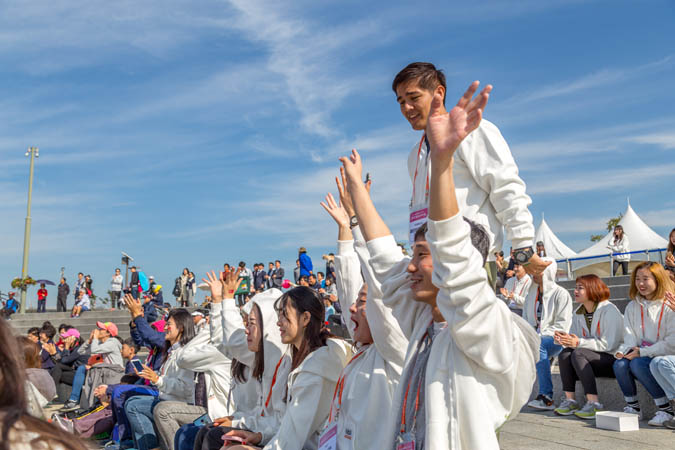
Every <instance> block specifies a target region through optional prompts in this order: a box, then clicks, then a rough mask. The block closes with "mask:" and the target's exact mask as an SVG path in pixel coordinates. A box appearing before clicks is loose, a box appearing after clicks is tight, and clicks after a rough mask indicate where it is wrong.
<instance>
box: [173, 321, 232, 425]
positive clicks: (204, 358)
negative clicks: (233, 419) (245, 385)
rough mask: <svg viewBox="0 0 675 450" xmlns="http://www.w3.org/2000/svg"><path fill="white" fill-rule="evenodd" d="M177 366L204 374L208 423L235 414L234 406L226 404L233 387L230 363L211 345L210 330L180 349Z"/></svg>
mask: <svg viewBox="0 0 675 450" xmlns="http://www.w3.org/2000/svg"><path fill="white" fill-rule="evenodd" d="M177 364H178V367H180V368H182V369H186V370H191V371H193V372H203V373H204V375H205V376H204V379H205V381H206V395H207V399H208V403H207V404H208V413H209V417H210V418H211V420H215V419H217V418H219V417H227V416H230V415H232V414H234V404H233V402H231V401H228V400H229V395H230V389H231V387H232V386H231V384H232V376H231V369H232V360H231V359H230V358H228V357H227V356H225V355H224V354H223V353H222V352H221V351H219V350H218V348H217V347H216V346H215V345H213V342H212V341H211V332H210V331H209V330H207V329H203V330H202V331H201V332H200V333H199V334H198V335H197V336H195V338H194V339H192V340H191V341H190V342H188V343H187V344H186V345H185V347H183V351H182V352H181V353H180V355H179V356H178V360H177Z"/></svg>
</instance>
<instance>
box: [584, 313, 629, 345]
mask: <svg viewBox="0 0 675 450" xmlns="http://www.w3.org/2000/svg"><path fill="white" fill-rule="evenodd" d="M582 319H583V317H582ZM622 324H623V317H622V316H621V312H619V310H617V309H615V308H608V309H607V312H605V313H604V314H603V315H602V317H601V319H600V336H592V337H591V336H589V337H582V336H581V334H577V337H579V345H578V348H587V349H589V350H593V351H594V352H610V351H613V350H614V349H616V348H617V347H619V345H620V344H621V341H622V340H623V327H622V326H621V325H622ZM577 328H578V327H577ZM575 331H576V330H575ZM591 332H592V333H593V332H595V330H591Z"/></svg>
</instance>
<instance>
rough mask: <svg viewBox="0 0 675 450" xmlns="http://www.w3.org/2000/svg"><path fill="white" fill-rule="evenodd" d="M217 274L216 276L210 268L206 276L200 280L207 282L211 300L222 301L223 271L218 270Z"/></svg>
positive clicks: (214, 301)
mask: <svg viewBox="0 0 675 450" xmlns="http://www.w3.org/2000/svg"><path fill="white" fill-rule="evenodd" d="M219 275H220V276H219V277H216V273H215V272H214V271H213V270H212V271H211V272H210V273H209V272H206V278H202V281H203V282H204V283H206V284H208V285H209V289H211V300H212V301H213V303H220V302H222V301H223V281H222V279H223V272H220V273H219Z"/></svg>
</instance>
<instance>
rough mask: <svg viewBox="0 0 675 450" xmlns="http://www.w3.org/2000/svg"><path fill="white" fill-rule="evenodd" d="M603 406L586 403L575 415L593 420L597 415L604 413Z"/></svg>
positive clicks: (595, 403)
mask: <svg viewBox="0 0 675 450" xmlns="http://www.w3.org/2000/svg"><path fill="white" fill-rule="evenodd" d="M602 409H603V406H602V404H601V403H597V402H586V404H585V405H584V407H583V408H581V409H580V410H579V411H577V412H575V413H574V415H575V416H577V417H578V418H580V419H586V420H591V419H595V413H596V412H598V411H602Z"/></svg>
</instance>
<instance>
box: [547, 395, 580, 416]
mask: <svg viewBox="0 0 675 450" xmlns="http://www.w3.org/2000/svg"><path fill="white" fill-rule="evenodd" d="M578 410H579V403H577V401H576V400H574V399H571V398H566V399H565V400H563V401H562V403H561V404H560V406H558V407H557V408H556V409H554V410H553V412H554V413H556V414H557V415H559V416H571V415H572V414H574V411H578Z"/></svg>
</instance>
